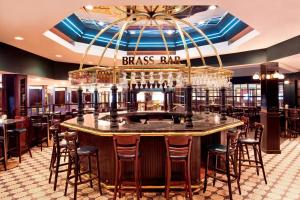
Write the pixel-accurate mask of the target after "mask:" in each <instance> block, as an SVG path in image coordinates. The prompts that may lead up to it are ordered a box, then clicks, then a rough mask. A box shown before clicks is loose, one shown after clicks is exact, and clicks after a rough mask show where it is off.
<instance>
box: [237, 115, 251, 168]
mask: <svg viewBox="0 0 300 200" xmlns="http://www.w3.org/2000/svg"><path fill="white" fill-rule="evenodd" d="M240 120H241V121H242V122H243V123H244V124H243V125H242V126H240V127H238V128H239V129H240V130H241V132H240V138H247V137H248V133H249V129H250V119H249V117H246V116H241V118H240ZM243 146H244V147H245V151H244V149H243ZM241 148H242V149H243V151H242V152H243V153H242V156H243V158H244V157H245V155H244V154H245V153H246V154H247V156H248V160H250V156H249V149H248V146H247V145H242V146H241ZM249 164H250V161H249Z"/></svg>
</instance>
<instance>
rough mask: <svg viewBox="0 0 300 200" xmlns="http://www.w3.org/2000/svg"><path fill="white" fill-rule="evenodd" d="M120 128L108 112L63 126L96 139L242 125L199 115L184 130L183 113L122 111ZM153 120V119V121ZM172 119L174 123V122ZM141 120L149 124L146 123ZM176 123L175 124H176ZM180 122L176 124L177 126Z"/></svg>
mask: <svg viewBox="0 0 300 200" xmlns="http://www.w3.org/2000/svg"><path fill="white" fill-rule="evenodd" d="M118 115H119V121H120V120H123V122H120V123H119V128H111V127H110V122H109V116H110V115H109V113H100V114H99V117H98V120H95V118H94V116H93V114H87V115H84V121H83V122H78V121H77V118H73V119H70V120H67V121H64V122H63V123H62V124H61V125H62V126H64V127H67V128H71V129H74V130H78V131H82V132H86V133H90V134H93V135H97V136H112V135H113V134H123V133H136V134H140V135H141V136H165V135H176V134H178V135H182V134H189V135H192V136H205V135H209V134H212V133H216V132H219V131H223V130H227V129H230V128H234V127H237V126H240V125H241V124H242V122H241V121H240V120H238V119H235V118H232V117H227V120H224V121H221V120H220V116H219V114H215V113H209V114H205V113H196V114H194V115H193V117H192V119H193V125H194V127H193V128H185V124H184V123H181V122H180V118H183V117H184V114H183V113H176V112H163V111H156V112H153V111H143V112H127V111H123V112H119V113H118ZM153 119H154V120H153ZM172 119H173V123H172V122H171V120H172ZM142 120H145V121H147V124H145V122H144V123H143V121H142ZM174 121H175V122H174ZM176 121H177V123H176Z"/></svg>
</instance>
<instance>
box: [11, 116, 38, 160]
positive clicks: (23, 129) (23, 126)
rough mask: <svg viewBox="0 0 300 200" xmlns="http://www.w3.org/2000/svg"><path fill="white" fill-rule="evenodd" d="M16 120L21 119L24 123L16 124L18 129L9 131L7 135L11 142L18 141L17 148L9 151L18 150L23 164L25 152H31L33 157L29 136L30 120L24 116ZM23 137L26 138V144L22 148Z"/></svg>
mask: <svg viewBox="0 0 300 200" xmlns="http://www.w3.org/2000/svg"><path fill="white" fill-rule="evenodd" d="M15 119H20V120H22V121H20V122H17V123H16V128H14V129H8V130H7V133H8V136H9V140H10V141H12V140H15V141H16V148H13V149H9V151H13V150H17V155H18V157H19V163H21V162H22V153H23V151H24V149H25V150H27V151H28V152H29V155H30V157H32V154H31V150H30V144H29V136H28V126H29V122H28V118H27V117H23V116H16V117H15ZM22 135H23V137H24V138H25V144H24V145H23V146H22V144H21V143H22Z"/></svg>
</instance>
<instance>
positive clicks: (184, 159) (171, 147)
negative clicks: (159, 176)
mask: <svg viewBox="0 0 300 200" xmlns="http://www.w3.org/2000/svg"><path fill="white" fill-rule="evenodd" d="M165 143H166V150H167V157H166V161H167V162H166V186H165V197H166V199H169V192H170V185H171V184H172V182H171V176H172V175H171V174H172V173H171V172H172V163H182V164H183V165H184V179H185V180H184V181H183V184H184V188H185V196H186V197H189V198H190V199H193V195H192V187H191V148H192V136H165ZM177 184H178V183H177Z"/></svg>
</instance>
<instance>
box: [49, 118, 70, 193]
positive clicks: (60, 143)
mask: <svg viewBox="0 0 300 200" xmlns="http://www.w3.org/2000/svg"><path fill="white" fill-rule="evenodd" d="M50 133H51V134H52V136H53V140H54V141H53V148H52V155H51V160H50V167H49V170H50V176H49V183H51V179H52V173H54V174H55V177H54V188H53V190H54V191H55V190H56V186H57V179H58V173H61V172H65V171H67V169H63V170H60V169H59V168H60V167H62V166H65V165H68V163H61V157H62V154H64V156H65V158H66V153H67V143H66V141H65V140H64V139H63V138H64V132H62V133H60V129H59V125H58V124H56V125H52V126H51V127H50Z"/></svg>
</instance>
